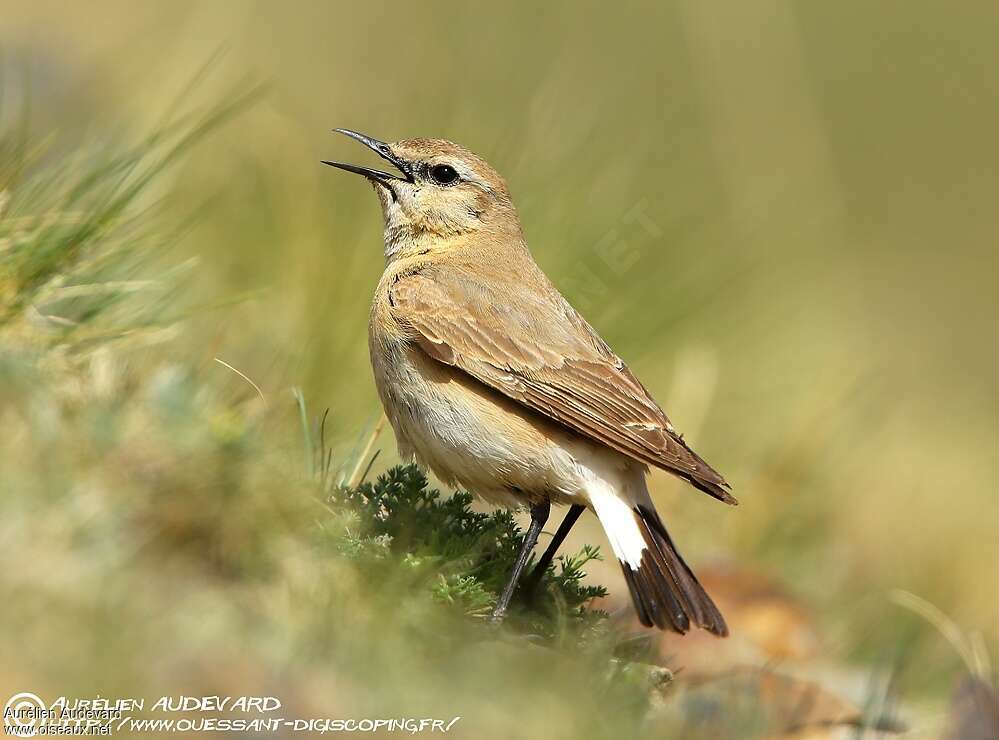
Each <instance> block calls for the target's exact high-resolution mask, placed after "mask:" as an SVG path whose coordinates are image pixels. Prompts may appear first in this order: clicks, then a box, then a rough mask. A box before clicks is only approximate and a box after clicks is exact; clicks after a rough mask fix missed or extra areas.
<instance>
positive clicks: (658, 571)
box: [621, 506, 728, 637]
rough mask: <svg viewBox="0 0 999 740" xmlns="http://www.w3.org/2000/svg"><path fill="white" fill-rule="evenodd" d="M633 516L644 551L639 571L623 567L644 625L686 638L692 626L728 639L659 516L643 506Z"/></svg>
mask: <svg viewBox="0 0 999 740" xmlns="http://www.w3.org/2000/svg"><path fill="white" fill-rule="evenodd" d="M634 514H635V520H636V522H637V524H638V529H639V531H640V532H641V534H642V538H643V539H644V540H645V549H644V550H643V551H642V558H641V562H640V563H639V565H638V568H637V569H636V568H634V567H632V565H630V564H629V563H626V562H623V561H622V563H621V567H622V569H623V571H624V575H625V580H626V581H627V582H628V587H629V590H630V591H631V597H632V600H633V601H634V603H635V610H636V612H637V613H638V618H639V620H640V621H641V622H642V624H644V625H645V626H646V627H652V626H653V625H654V626H656V627H658V628H659V629H663V630H672V631H674V632H679V633H681V634H683V633H685V632H687V631H688V630H689V629H690V625H691V623H693V624H695V625H697V626H698V627H701V628H703V629H705V630H707V631H708V632H711V633H712V634H715V635H718V636H719V637H725V636H726V635H728V627H727V626H726V624H725V619H724V618H723V617H722V615H721V612H720V611H718V607H717V606H715V603H714V602H713V601H712V600H711V597H710V596H708V594H707V592H706V591H705V590H704V588H703V587H702V586H701V584H700V583H699V582H698V581H697V578H696V577H695V576H694V574H693V572H692V571H691V570H690V567H689V566H688V565H687V564H686V563H685V562H684V560H683V558H682V557H681V556H680V553H678V552H677V550H676V546H675V545H674V544H673V540H672V539H671V538H670V536H669V534H668V533H667V532H666V527H665V526H664V525H663V523H662V520H661V519H660V518H659V515H658V514H657V513H656V512H655V511H653V510H651V509H648V508H646V507H644V506H638V507H636V508H635V509H634Z"/></svg>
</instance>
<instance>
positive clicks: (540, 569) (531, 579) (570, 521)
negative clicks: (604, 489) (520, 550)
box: [524, 504, 586, 594]
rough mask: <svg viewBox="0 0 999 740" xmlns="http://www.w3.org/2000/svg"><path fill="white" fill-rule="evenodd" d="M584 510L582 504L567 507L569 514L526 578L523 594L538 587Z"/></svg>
mask: <svg viewBox="0 0 999 740" xmlns="http://www.w3.org/2000/svg"><path fill="white" fill-rule="evenodd" d="M585 510H586V507H585V506H583V505H582V504H573V505H572V506H570V507H569V512H568V513H567V514H566V515H565V519H563V520H562V523H561V524H560V525H559V527H558V531H557V532H555V536H554V537H552V541H551V542H549V543H548V549H547V550H545V554H544V555H542V556H541V560H539V561H538V564H537V565H535V566H534V570H532V571H531V573H530V575H528V576H527V580H526V581H524V592H525V593H528V594H530V593H532V592H533V591H534V589H536V588H537V587H538V584H539V583H540V582H541V578H542V577H543V576H544V575H545V571H546V570H548V566H549V565H551V564H552V560H554V559H555V553H556V552H558V549H559V547H560V546H561V545H562V543H563V542H565V538H566V537H567V536H568V534H569V530H570V529H572V527H573V525H574V524H575V523H576V520H577V519H579V515H580V514H582V513H583V511H585Z"/></svg>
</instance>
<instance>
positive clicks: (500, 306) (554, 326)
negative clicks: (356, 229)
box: [389, 274, 736, 504]
mask: <svg viewBox="0 0 999 740" xmlns="http://www.w3.org/2000/svg"><path fill="white" fill-rule="evenodd" d="M556 295H557V293H556ZM505 298H506V300H509V296H507V297H505ZM389 299H390V303H391V305H392V307H393V309H392V310H393V316H394V317H395V318H396V319H397V320H398V321H400V322H401V323H402V325H403V326H404V327H405V328H406V329H407V330H408V331H409V332H410V333H411V335H412V339H413V341H414V342H415V343H416V344H417V346H419V347H420V348H421V349H422V350H423V352H425V353H426V354H427V355H428V356H430V357H432V358H433V359H435V360H437V361H438V362H442V363H445V364H447V365H451V366H454V367H457V368H459V369H461V370H463V371H464V372H465V373H467V374H468V375H470V376H471V377H473V378H475V379H476V380H478V381H479V382H481V383H483V384H485V385H487V386H489V387H490V388H493V389H495V390H498V391H499V392H501V393H503V394H504V395H506V396H508V397H509V398H511V399H513V400H515V401H517V402H518V403H521V404H523V405H524V406H526V407H528V408H530V409H532V410H533V411H535V412H537V413H541V414H543V415H545V416H547V417H549V418H551V419H554V420H555V421H557V422H559V423H560V424H563V425H564V426H566V427H569V428H570V429H572V430H574V431H576V432H577V433H579V434H581V435H583V436H585V437H588V438H590V439H593V440H595V441H597V442H600V443H602V444H605V445H607V446H608V447H611V448H613V449H615V450H617V451H619V452H621V453H623V454H625V455H628V456H629V457H632V458H634V459H635V460H638V461H640V462H643V463H647V464H650V465H655V466H657V467H659V468H662V469H664V470H667V471H669V472H671V473H673V474H674V475H677V476H679V477H681V478H684V479H685V480H687V481H689V482H690V483H692V484H693V485H694V486H695V487H697V488H698V489H700V490H702V491H704V492H706V493H708V494H710V495H712V496H714V497H715V498H718V499H720V500H722V501H725V502H727V503H733V504H734V503H736V501H735V499H734V498H733V497H732V495H731V494H730V493H729V491H728V488H729V487H728V484H727V483H726V482H725V480H724V479H723V478H722V477H721V475H719V474H718V473H717V472H715V471H714V470H713V469H712V468H711V466H709V465H708V464H707V463H706V462H705V461H704V460H702V459H701V458H700V457H699V456H698V455H697V454H695V453H694V451H693V450H691V449H690V448H689V447H688V446H687V444H686V442H684V441H683V438H682V437H681V436H680V435H678V434H677V433H676V432H675V430H674V429H673V425H672V424H671V423H670V421H669V419H668V418H667V417H666V414H665V413H664V412H663V410H662V409H661V408H660V407H659V406H658V404H656V402H655V401H654V400H653V399H652V398H651V396H650V395H649V393H648V391H647V390H646V389H645V387H644V386H643V385H642V384H641V383H640V382H639V381H638V379H637V378H636V377H635V376H634V375H633V374H632V372H631V371H630V370H629V369H628V368H627V366H626V365H625V364H624V362H623V361H622V360H621V359H620V358H619V357H618V356H617V355H615V354H614V353H613V352H612V351H611V350H610V348H609V347H608V346H607V345H606V344H605V343H604V342H603V340H601V339H600V337H599V336H597V334H596V332H595V331H594V330H593V329H592V328H591V327H590V326H589V324H587V323H586V322H585V321H584V320H583V319H582V318H581V317H580V316H579V315H578V314H577V313H576V312H575V311H574V310H573V309H572V307H571V306H569V304H568V303H567V302H565V301H564V299H561V296H558V299H559V300H558V301H551V300H548V301H546V300H544V299H538V300H537V302H536V304H533V305H526V306H525V305H520V306H517V307H515V308H512V307H511V306H510V305H509V304H508V303H507V302H506V301H505V300H504V297H501V296H497V295H494V294H493V293H492V292H491V291H490V290H489V289H488V288H486V287H485V286H481V285H467V284H459V283H457V282H455V281H454V280H448V279H447V278H443V279H442V278H441V276H433V277H431V276H427V275H422V274H415V275H409V276H407V277H404V278H401V279H399V280H397V281H396V282H395V283H394V284H392V285H391V286H390V288H389ZM527 300H532V299H530V298H528V299H527Z"/></svg>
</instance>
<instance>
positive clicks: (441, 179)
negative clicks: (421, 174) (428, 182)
mask: <svg viewBox="0 0 999 740" xmlns="http://www.w3.org/2000/svg"><path fill="white" fill-rule="evenodd" d="M430 177H432V178H433V181H434V182H436V183H437V184H438V185H454V184H455V183H456V182H458V170H456V169H455V168H454V167H452V166H451V165H449V164H438V165H434V166H433V167H431V168H430Z"/></svg>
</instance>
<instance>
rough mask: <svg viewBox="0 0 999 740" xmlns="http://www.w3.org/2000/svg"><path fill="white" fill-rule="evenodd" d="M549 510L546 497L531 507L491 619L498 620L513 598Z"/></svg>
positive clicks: (549, 506) (549, 505) (500, 619)
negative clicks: (524, 531) (511, 570)
mask: <svg viewBox="0 0 999 740" xmlns="http://www.w3.org/2000/svg"><path fill="white" fill-rule="evenodd" d="M550 512H551V504H550V503H549V502H548V500H547V499H545V500H544V501H542V502H541V503H538V504H534V505H533V506H532V507H531V525H530V526H529V527H528V528H527V533H526V534H525V535H524V541H523V543H522V544H521V545H520V552H519V553H517V560H516V561H515V562H514V564H513V572H512V573H510V580H508V581H507V583H506V586H505V587H504V588H503V593H502V594H500V597H499V601H497V602H496V608H495V609H493V616H492V621H494V622H500V621H502V619H503V616H504V615H505V614H506V608H507V607H508V606H509V605H510V599H511V598H513V592H514V591H515V590H516V588H517V581H519V580H520V574H521V573H523V572H524V566H525V565H527V558H529V557H530V555H531V551H532V550H534V546H535V545H536V544H537V543H538V535H540V534H541V528H542V527H544V526H545V522H547V521H548V514H549V513H550Z"/></svg>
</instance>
